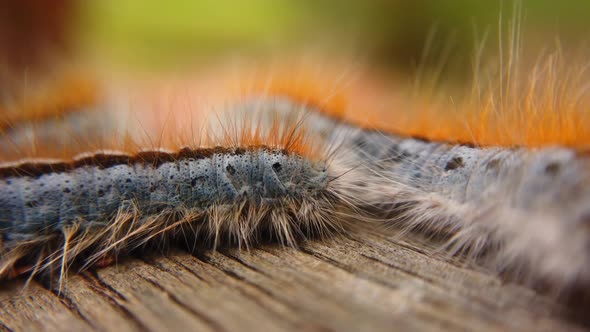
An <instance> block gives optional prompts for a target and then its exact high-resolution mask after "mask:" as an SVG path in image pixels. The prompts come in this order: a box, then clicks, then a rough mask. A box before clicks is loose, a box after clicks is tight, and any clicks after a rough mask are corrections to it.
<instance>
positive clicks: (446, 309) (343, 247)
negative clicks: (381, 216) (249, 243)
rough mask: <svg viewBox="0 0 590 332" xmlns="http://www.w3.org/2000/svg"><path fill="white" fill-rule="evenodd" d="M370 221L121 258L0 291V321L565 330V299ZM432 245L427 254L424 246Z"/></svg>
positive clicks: (11, 325)
mask: <svg viewBox="0 0 590 332" xmlns="http://www.w3.org/2000/svg"><path fill="white" fill-rule="evenodd" d="M428 247H429V246H428V245H426V244H424V243H422V242H420V241H417V240H415V239H409V238H404V240H403V241H401V240H397V241H394V240H392V238H390V237H387V236H383V235H380V234H376V233H371V232H369V231H366V232H360V233H358V234H357V233H355V234H353V235H350V236H347V237H341V238H337V239H332V240H323V241H310V242H307V243H304V244H302V245H301V247H300V248H299V249H293V248H280V247H279V246H275V245H269V246H263V247H259V248H257V249H251V250H250V251H249V252H247V251H238V250H234V249H230V250H220V251H217V252H204V253H201V254H198V255H191V254H188V253H186V252H182V251H173V252H171V253H169V254H168V255H165V256H162V255H153V256H149V257H142V258H130V259H127V260H125V261H123V262H119V263H118V264H117V265H115V266H110V267H107V268H102V269H98V270H96V271H91V272H85V273H83V274H78V275H71V276H70V277H69V279H68V281H67V289H66V291H65V292H64V293H62V294H59V293H58V291H57V290H53V289H50V288H46V287H44V286H42V285H40V284H38V283H36V282H32V283H31V284H30V285H29V286H28V287H27V288H25V289H24V290H23V285H24V280H16V281H12V282H8V283H5V284H4V285H3V286H2V289H1V290H0V329H3V330H15V331H16V330H30V331H33V330H35V331H37V330H48V331H57V330H62V331H86V330H89V329H96V330H105V331H106V330H110V331H140V330H141V331H143V330H153V331H164V330H175V331H182V330H198V331H238V330H240V331H241V330H246V331H258V330H260V331H269V330H285V331H331V330H335V331H393V330H395V331H426V330H437V331H438V330H452V331H454V330H468V331H489V330H495V331H501V330H518V331H542V330H547V331H569V330H584V327H583V325H581V324H580V323H579V322H577V321H576V320H573V319H572V318H570V311H571V309H568V308H565V307H563V306H561V305H558V304H556V303H554V302H552V301H551V300H550V299H549V298H546V297H543V296H540V295H537V294H536V293H535V292H533V291H532V290H529V289H527V288H524V287H521V286H517V285H514V284H503V283H502V282H501V281H500V280H499V279H498V278H495V277H492V276H489V275H487V274H484V273H481V272H476V271H474V270H471V269H467V268H464V267H461V266H460V265H459V264H455V263H452V262H451V263H447V262H444V260H442V259H437V258H433V257H432V256H433V254H432V253H431V251H432V250H431V249H429V248H428ZM434 256H436V255H434Z"/></svg>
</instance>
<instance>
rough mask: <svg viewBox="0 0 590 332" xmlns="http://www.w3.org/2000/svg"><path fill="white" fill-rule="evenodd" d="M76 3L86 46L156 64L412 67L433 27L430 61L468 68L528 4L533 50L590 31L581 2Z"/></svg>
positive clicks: (525, 13) (587, 4)
mask: <svg viewBox="0 0 590 332" xmlns="http://www.w3.org/2000/svg"><path fill="white" fill-rule="evenodd" d="M79 6H80V7H79V9H80V14H79V15H78V16H77V20H76V26H77V27H76V29H75V31H77V33H76V35H77V40H78V42H79V45H80V46H82V48H83V49H86V50H87V51H88V52H90V53H92V54H95V55H96V54H98V55H100V56H101V57H105V58H107V59H110V60H113V61H116V62H119V63H123V64H127V65H132V66H146V67H151V68H153V67H158V68H160V67H162V68H166V67H167V66H178V65H180V64H183V63H187V62H195V61H209V60H210V59H215V58H217V57H219V56H224V55H229V56H235V55H237V56H251V55H259V54H267V53H272V52H276V51H277V50H283V51H285V50H286V51H289V50H294V51H295V50H301V49H305V48H309V49H312V50H313V49H320V50H321V51H331V52H335V53H338V52H345V53H349V54H350V55H352V56H361V57H362V58H363V59H365V60H366V59H368V60H369V61H370V62H371V63H374V64H376V65H382V66H387V67H392V68H396V69H401V70H406V69H410V70H412V69H413V68H415V67H416V64H417V63H418V62H421V61H422V62H425V63H428V61H425V60H423V59H422V52H423V50H424V48H425V45H427V39H428V36H429V34H431V33H433V34H432V35H431V36H433V38H432V42H431V43H430V44H429V45H430V47H429V51H428V55H429V56H428V57H429V58H431V59H440V58H441V57H444V58H448V59H449V60H445V61H447V62H448V64H449V66H451V67H453V66H454V68H455V69H456V71H458V72H461V71H462V70H461V69H462V68H465V67H466V66H465V61H466V60H468V59H469V58H470V57H471V56H472V55H473V53H474V47H475V44H476V43H477V41H480V40H482V39H483V38H484V36H487V38H486V40H487V42H486V44H487V45H486V47H487V48H486V49H487V50H490V51H494V50H495V49H496V48H497V46H498V33H499V29H498V28H499V26H498V22H499V19H500V16H501V15H502V19H503V21H504V24H503V27H502V28H503V29H505V30H507V29H508V28H509V25H510V24H511V17H512V16H513V12H514V8H515V6H520V7H522V10H521V14H520V16H521V17H522V18H523V20H522V30H523V33H524V36H525V38H526V39H525V41H526V46H527V47H529V48H535V47H543V46H548V45H552V44H555V43H556V41H559V43H560V44H561V45H565V46H564V47H569V46H568V45H578V44H580V43H581V41H580V40H583V39H584V38H586V36H588V33H589V32H590V19H589V17H590V1H584V0H579V1H559V2H558V1H552V0H535V1H532V0H529V1H518V2H514V1H474V0H449V1H435V0H432V1H426V0H413V1H408V0H389V1H388V0H374V1H325V0H319V1H312V0H299V1H286V0H250V1H231V0H201V1H183V0H169V1H166V2H163V1H156V0H125V1H119V0H97V1H88V2H80V3H79ZM445 55H448V56H445ZM434 62H436V61H434Z"/></svg>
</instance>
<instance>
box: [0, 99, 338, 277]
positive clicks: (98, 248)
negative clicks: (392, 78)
mask: <svg viewBox="0 0 590 332" xmlns="http://www.w3.org/2000/svg"><path fill="white" fill-rule="evenodd" d="M252 111H253V112H250V113H248V114H246V116H243V118H242V119H240V120H239V121H236V122H231V123H228V122H225V123H223V124H221V126H220V127H218V128H209V129H210V130H209V132H208V133H205V130H207V128H204V129H203V130H201V131H200V133H201V134H202V135H203V137H200V138H199V141H200V142H199V143H196V142H194V143H193V144H192V145H193V146H195V147H194V148H190V147H183V148H179V149H178V148H177V149H175V150H174V151H165V150H163V149H162V148H161V147H159V148H158V149H150V150H145V149H142V150H139V151H137V152H128V153H124V152H115V151H97V152H95V153H86V154H84V155H79V156H74V157H73V158H70V159H66V160H55V159H38V158H37V159H28V160H20V161H18V162H16V163H8V164H4V165H3V167H1V168H0V169H1V170H0V173H1V175H0V177H1V178H2V180H1V181H0V182H1V185H0V186H1V189H0V206H1V208H0V229H1V230H2V259H1V266H0V275H2V276H4V277H6V276H10V275H12V274H14V273H23V272H31V273H32V274H51V273H52V272H58V273H59V274H60V275H61V276H63V273H64V272H65V270H66V269H67V268H68V267H69V266H70V265H72V264H73V263H75V262H78V263H79V262H80V261H81V258H83V260H82V264H83V265H84V266H83V267H86V266H91V265H93V264H95V263H96V262H100V261H101V260H102V259H104V258H105V257H107V258H108V257H116V256H118V255H120V254H121V253H124V252H130V251H132V250H134V249H137V248H143V247H146V246H149V245H154V246H157V247H163V246H165V245H166V243H168V242H170V241H176V242H178V241H184V242H185V243H186V245H187V246H188V247H192V248H195V247H206V246H213V247H215V246H217V245H218V244H219V243H233V244H237V245H239V246H241V247H242V246H246V247H247V246H249V245H250V244H253V243H257V242H260V241H264V240H265V241H268V240H269V239H274V240H277V241H279V242H280V243H283V244H285V245H291V246H293V245H295V243H296V241H297V240H298V239H300V238H302V237H318V236H319V237H321V236H326V235H328V234H331V233H334V232H339V231H342V229H343V227H344V226H345V224H346V221H345V219H344V216H345V213H344V210H345V209H346V207H347V206H348V205H349V202H348V201H347V200H346V199H345V197H344V196H342V195H341V194H339V193H338V189H337V188H338V187H337V184H336V183H337V182H338V177H337V176H335V174H333V173H332V172H328V169H327V167H328V166H327V165H326V162H327V160H326V159H325V158H323V155H321V154H318V153H317V152H315V150H317V151H322V149H323V147H322V144H323V143H322V142H321V141H316V142H314V145H315V149H312V148H310V147H308V146H307V145H306V144H308V143H307V142H306V140H307V139H309V137H306V136H305V132H304V130H305V129H304V127H301V126H302V122H301V121H302V120H301V119H300V115H301V114H299V115H298V114H297V113H291V114H290V115H289V116H286V117H282V118H280V119H279V118H277V117H275V118H274V119H273V120H270V121H271V122H268V120H269V119H268V117H265V119H264V120H263V119H259V122H260V124H259V125H255V124H253V123H250V122H254V121H253V120H252V119H256V117H255V116H254V115H252V114H254V113H255V112H254V111H255V110H252ZM103 119H107V120H110V119H112V117H105V118H103ZM72 120H74V125H77V122H76V120H75V118H74V119H72V118H71V117H66V118H65V121H66V122H67V121H72ZM51 121H53V120H51ZM106 122H109V121H106ZM45 125H47V124H45ZM95 126H96V127H100V123H96V124H95ZM106 128H107V130H108V129H112V128H111V127H108V124H107V127H106ZM103 129H104V128H103ZM215 131H221V133H216V132H215ZM18 132H19V130H18V128H17V127H15V128H14V130H12V131H10V132H9V133H8V134H6V135H5V137H4V138H5V139H7V140H12V141H14V136H15V135H16V136H19V134H18ZM197 132H199V130H197ZM111 134H113V133H111ZM57 135H59V133H57ZM216 135H221V137H217V138H216ZM185 142H186V141H185ZM203 146H204V147H203ZM324 152H325V151H324ZM7 155H8V154H7Z"/></svg>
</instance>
